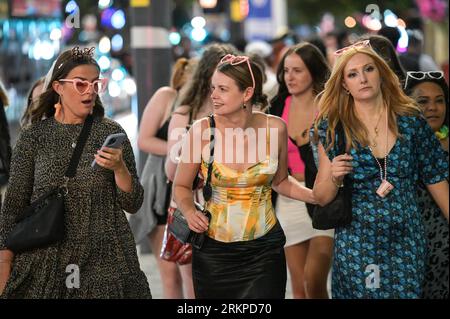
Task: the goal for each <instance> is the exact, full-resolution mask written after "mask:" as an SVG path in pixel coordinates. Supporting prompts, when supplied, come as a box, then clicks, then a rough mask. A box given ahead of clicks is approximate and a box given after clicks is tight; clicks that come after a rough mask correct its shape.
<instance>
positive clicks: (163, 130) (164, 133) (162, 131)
mask: <svg viewBox="0 0 450 319" xmlns="http://www.w3.org/2000/svg"><path fill="white" fill-rule="evenodd" d="M169 123H170V116H169V118H168V119H167V120H166V121H165V122H164V124H163V125H162V126H161V127H160V128H159V129H158V131H157V132H156V137H157V138H160V139H162V140H164V141H167V139H168V135H169Z"/></svg>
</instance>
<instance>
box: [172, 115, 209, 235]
mask: <svg viewBox="0 0 450 319" xmlns="http://www.w3.org/2000/svg"><path fill="white" fill-rule="evenodd" d="M207 125H208V124H207V119H204V120H200V121H198V122H196V123H194V125H192V127H191V129H190V130H189V132H188V135H187V136H186V138H185V139H184V140H183V146H182V150H181V157H180V162H179V163H178V167H177V170H176V174H175V178H174V181H173V198H174V200H175V203H176V204H177V207H178V208H179V209H180V210H181V212H182V213H183V215H184V217H185V218H186V220H187V222H188V225H189V228H190V229H191V230H193V231H195V232H197V233H202V232H205V231H207V230H208V224H209V221H208V219H207V218H206V216H204V215H203V214H202V213H201V212H198V211H197V209H196V208H195V205H194V195H193V192H192V184H193V182H194V179H195V177H196V176H197V174H198V170H199V168H200V164H201V158H202V157H201V150H202V149H203V147H200V148H198V149H194V146H195V145H196V143H193V141H194V139H195V140H197V141H201V138H202V134H201V133H202V129H206V128H207V127H208V126H207ZM203 142H204V141H202V143H198V144H200V145H202V144H204V143H203Z"/></svg>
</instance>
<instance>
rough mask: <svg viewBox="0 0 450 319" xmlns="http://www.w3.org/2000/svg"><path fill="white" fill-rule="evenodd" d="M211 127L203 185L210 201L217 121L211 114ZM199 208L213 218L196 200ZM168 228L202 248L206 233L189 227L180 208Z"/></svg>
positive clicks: (184, 239)
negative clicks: (197, 231)
mask: <svg viewBox="0 0 450 319" xmlns="http://www.w3.org/2000/svg"><path fill="white" fill-rule="evenodd" d="M209 127H210V133H211V134H210V140H209V142H210V144H209V160H208V175H207V177H206V181H205V184H204V186H203V198H204V199H205V201H209V200H210V199H211V197H212V187H211V175H212V164H213V162H214V142H215V139H214V129H215V127H216V123H215V121H214V115H212V114H211V115H210V116H209ZM194 204H195V207H196V208H197V210H199V211H202V212H203V214H205V216H206V217H207V218H208V220H209V219H211V214H210V213H209V212H208V211H207V210H206V209H205V207H203V206H201V205H200V204H199V203H197V202H194ZM167 228H168V230H169V231H170V232H171V233H172V235H174V236H175V238H176V239H178V240H179V241H180V242H181V243H183V244H186V243H191V244H192V246H193V247H195V248H197V249H200V248H201V247H202V245H203V241H204V239H205V233H201V234H199V233H196V232H194V231H192V230H190V229H189V226H188V224H187V221H186V219H185V218H184V216H183V214H182V213H181V211H180V210H179V209H176V210H175V211H174V212H173V221H172V223H168V224H167Z"/></svg>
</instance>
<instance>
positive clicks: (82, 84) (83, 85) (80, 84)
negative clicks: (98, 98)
mask: <svg viewBox="0 0 450 319" xmlns="http://www.w3.org/2000/svg"><path fill="white" fill-rule="evenodd" d="M59 81H61V82H71V83H72V84H73V87H74V89H75V90H76V91H77V92H78V93H79V94H81V95H83V94H84V93H86V92H87V91H89V89H90V88H91V86H92V88H93V89H94V92H95V93H97V94H100V93H103V92H104V91H105V88H106V83H107V82H108V80H107V79H97V80H94V81H93V82H89V81H86V80H81V79H60V80H59Z"/></svg>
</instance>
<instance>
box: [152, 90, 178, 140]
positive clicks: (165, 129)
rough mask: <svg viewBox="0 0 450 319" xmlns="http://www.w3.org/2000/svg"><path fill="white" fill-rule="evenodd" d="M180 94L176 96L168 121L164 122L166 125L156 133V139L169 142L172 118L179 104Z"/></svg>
mask: <svg viewBox="0 0 450 319" xmlns="http://www.w3.org/2000/svg"><path fill="white" fill-rule="evenodd" d="M178 96H179V94H178V92H177V95H176V96H175V99H174V100H173V103H172V106H171V108H170V115H169V117H168V118H167V120H166V121H165V122H164V124H163V125H162V126H161V127H160V128H159V129H158V131H157V132H156V135H155V136H156V137H157V138H160V139H162V140H163V141H167V140H168V138H169V136H168V135H169V123H170V119H171V118H172V113H173V110H174V109H175V105H176V103H177V100H178Z"/></svg>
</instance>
